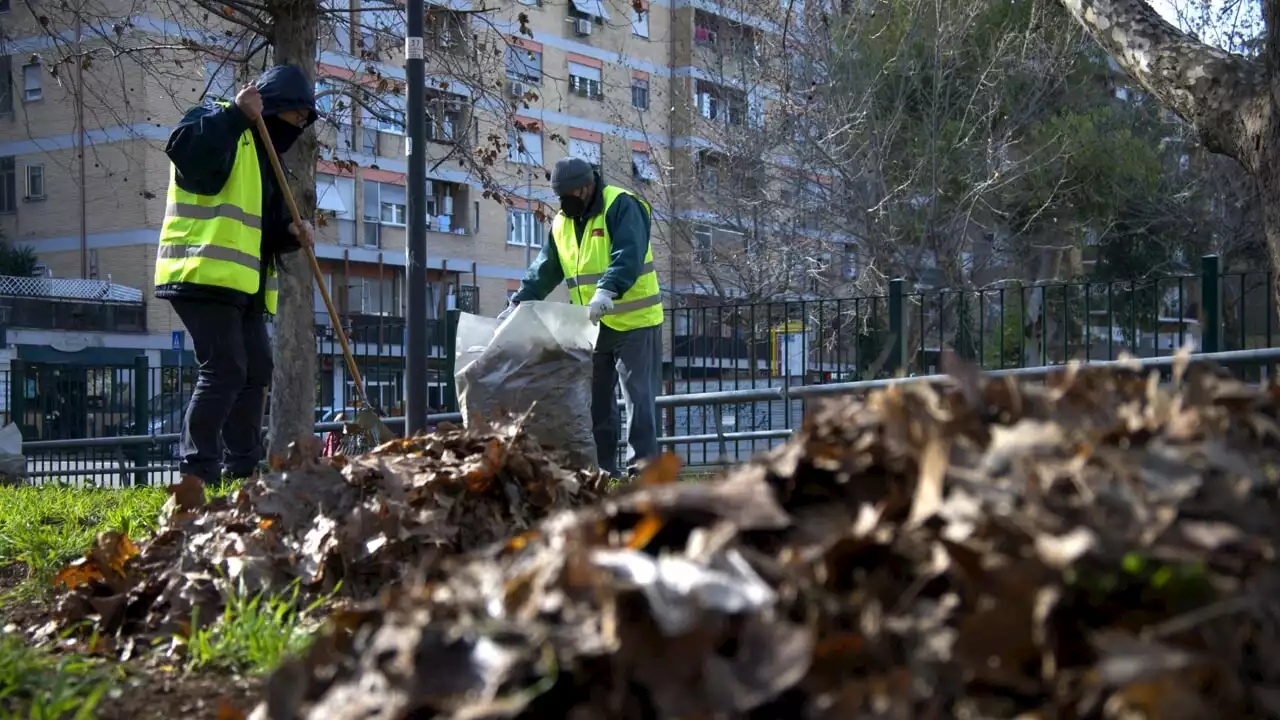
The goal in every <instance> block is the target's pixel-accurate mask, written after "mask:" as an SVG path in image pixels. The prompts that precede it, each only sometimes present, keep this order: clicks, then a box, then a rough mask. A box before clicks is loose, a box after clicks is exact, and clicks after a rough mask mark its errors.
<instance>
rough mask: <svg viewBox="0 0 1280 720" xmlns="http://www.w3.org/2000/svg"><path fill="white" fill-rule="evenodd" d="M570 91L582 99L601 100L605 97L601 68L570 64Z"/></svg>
mask: <svg viewBox="0 0 1280 720" xmlns="http://www.w3.org/2000/svg"><path fill="white" fill-rule="evenodd" d="M569 91H570V92H572V93H573V94H574V95H578V96H580V97H585V98H591V99H592V100H599V99H600V98H601V97H603V96H604V92H603V91H602V87H601V75H600V68H596V67H591V66H589V65H582V64H579V63H576V62H571V63H569Z"/></svg>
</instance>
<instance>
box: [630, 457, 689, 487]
mask: <svg viewBox="0 0 1280 720" xmlns="http://www.w3.org/2000/svg"><path fill="white" fill-rule="evenodd" d="M680 466H681V462H680V456H679V455H676V454H675V453H663V454H662V455H660V456H658V459H656V460H654V461H653V462H651V463H649V464H648V465H646V466H645V468H644V469H643V470H641V471H640V480H639V484H640V486H642V487H644V486H650V485H665V484H667V483H673V482H676V481H678V480H679V479H680Z"/></svg>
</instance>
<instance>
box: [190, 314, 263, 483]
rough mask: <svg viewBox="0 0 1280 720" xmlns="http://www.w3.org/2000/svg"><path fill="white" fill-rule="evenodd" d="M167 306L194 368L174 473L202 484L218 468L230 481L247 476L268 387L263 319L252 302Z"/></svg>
mask: <svg viewBox="0 0 1280 720" xmlns="http://www.w3.org/2000/svg"><path fill="white" fill-rule="evenodd" d="M170 302H171V304H172V305H173V309H174V310H175V311H177V313H178V317H180V318H182V324H183V325H186V326H187V332H189V333H191V343H192V344H193V345H194V346H195V349H196V364H197V365H198V366H199V372H198V374H197V376H196V387H195V390H194V391H193V392H192V393H191V403H190V404H189V405H187V414H186V417H185V418H184V419H183V422H182V446H181V454H182V461H181V464H180V466H179V470H180V471H181V472H182V474H183V475H195V476H196V477H199V478H200V479H201V480H203V481H205V483H210V482H213V481H215V480H217V479H218V478H219V476H220V475H221V472H220V470H222V469H225V470H226V472H227V474H228V475H230V476H231V477H248V476H249V475H251V474H252V473H253V472H254V471H255V470H257V469H258V462H259V461H260V460H261V459H262V412H263V400H264V399H265V398H266V391H267V386H268V385H270V384H271V367H272V366H271V339H270V338H269V337H267V323H266V318H264V317H263V314H262V310H261V309H260V308H258V307H256V305H257V304H256V303H249V304H247V305H246V306H245V307H243V308H241V307H237V306H235V305H228V304H224V303H217V302H207V301H192V300H171V301H170ZM219 438H221V440H222V442H221V443H219V442H218V441H219ZM219 466H221V467H219Z"/></svg>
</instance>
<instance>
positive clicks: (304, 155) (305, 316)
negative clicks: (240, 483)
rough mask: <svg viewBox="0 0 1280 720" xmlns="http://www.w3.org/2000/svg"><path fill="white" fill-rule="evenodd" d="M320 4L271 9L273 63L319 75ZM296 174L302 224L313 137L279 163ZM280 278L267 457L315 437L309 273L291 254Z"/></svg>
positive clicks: (307, 211)
mask: <svg viewBox="0 0 1280 720" xmlns="http://www.w3.org/2000/svg"><path fill="white" fill-rule="evenodd" d="M317 8H318V4H317V3H316V2H314V0H312V2H305V1H304V0H293V1H292V2H288V1H280V2H275V3H272V4H271V6H270V9H271V12H272V15H273V17H274V19H275V24H274V30H275V36H274V38H273V43H274V48H275V62H276V63H277V64H289V65H296V66H298V67H299V68H302V71H303V73H305V74H306V76H307V78H308V79H311V78H312V77H313V75H314V73H315V56H316V33H317V22H318V16H317ZM281 160H282V161H283V163H284V165H285V166H286V167H288V168H289V169H290V170H291V171H292V176H291V178H290V182H289V186H290V188H292V190H293V194H294V197H295V198H296V199H297V202H298V212H300V213H302V215H303V218H304V219H310V218H311V217H312V216H313V215H315V206H316V192H315V168H316V139H315V133H314V131H311V132H307V133H304V134H303V136H302V138H301V139H299V140H298V142H297V143H296V144H295V145H294V146H293V147H292V148H291V149H290V150H289V152H288V153H286V154H285V155H284V157H283V158H281ZM282 264H283V267H282V268H281V273H280V309H279V312H278V313H277V315H276V318H275V328H274V329H275V333H274V337H275V348H274V350H275V372H274V373H273V374H272V377H271V423H270V428H269V434H268V438H269V444H268V454H269V456H282V455H284V454H285V452H286V451H287V450H288V447H289V444H290V443H292V442H294V441H296V440H298V439H300V438H303V437H306V436H308V435H311V434H312V428H313V427H314V425H315V406H316V335H315V310H314V302H315V301H314V299H313V297H314V296H313V289H312V279H311V267H310V262H309V261H308V260H307V257H306V255H305V254H304V253H302V252H296V253H290V254H289V255H288V256H287V257H286V258H285V259H284V261H283V263H282Z"/></svg>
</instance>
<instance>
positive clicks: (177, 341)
mask: <svg viewBox="0 0 1280 720" xmlns="http://www.w3.org/2000/svg"><path fill="white" fill-rule="evenodd" d="M185 335H186V333H184V332H182V331H181V330H174V331H173V351H174V352H176V353H180V352H182V346H183V345H185V344H186V343H185V342H184V340H185V337H184V336H185Z"/></svg>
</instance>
